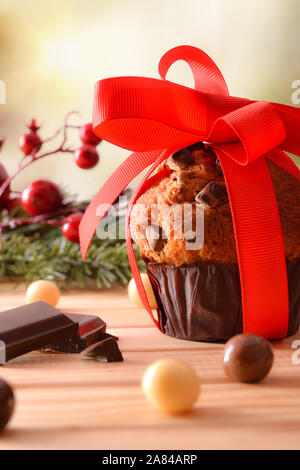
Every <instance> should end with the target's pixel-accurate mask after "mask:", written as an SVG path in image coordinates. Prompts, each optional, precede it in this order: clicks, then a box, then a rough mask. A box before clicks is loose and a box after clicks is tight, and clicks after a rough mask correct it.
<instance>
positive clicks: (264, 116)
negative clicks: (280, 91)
mask: <svg viewBox="0 0 300 470" xmlns="http://www.w3.org/2000/svg"><path fill="white" fill-rule="evenodd" d="M285 136H286V132H285V127H284V124H283V122H282V120H281V118H280V116H279V115H278V113H277V112H276V110H275V109H274V107H273V106H272V105H271V104H270V103H267V102H263V101H257V102H253V103H250V104H248V105H246V106H243V107H241V108H238V109H236V110H235V111H232V112H230V113H228V114H226V115H225V116H223V117H221V118H219V119H217V120H216V122H215V124H214V125H213V128H212V130H211V133H210V134H209V136H208V140H211V141H212V142H222V145H221V147H222V149H223V151H226V153H227V154H229V153H230V156H231V158H232V159H233V160H234V161H236V162H237V163H239V164H241V165H248V164H249V163H251V162H252V161H254V160H256V159H257V158H258V157H261V156H262V155H264V154H266V153H267V152H269V151H270V150H272V149H274V148H275V147H277V146H278V145H280V144H281V143H282V142H283V141H284V139H285ZM236 141H239V142H240V144H241V145H235V146H232V145H228V144H227V145H226V143H227V142H231V143H235V142H236Z"/></svg>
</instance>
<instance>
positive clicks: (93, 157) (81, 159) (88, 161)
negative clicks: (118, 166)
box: [74, 144, 99, 170]
mask: <svg viewBox="0 0 300 470" xmlns="http://www.w3.org/2000/svg"><path fill="white" fill-rule="evenodd" d="M74 157H75V163H76V165H77V166H79V168H82V169H84V170H87V169H89V168H93V167H94V166H95V165H97V163H98V161H99V154H98V152H97V150H96V149H95V147H94V146H92V145H87V144H85V145H82V146H81V147H79V148H78V149H77V150H75V152H74Z"/></svg>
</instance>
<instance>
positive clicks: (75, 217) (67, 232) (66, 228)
mask: <svg viewBox="0 0 300 470" xmlns="http://www.w3.org/2000/svg"><path fill="white" fill-rule="evenodd" d="M81 219H82V214H80V213H78V214H72V215H69V217H66V218H65V219H64V221H63V224H62V226H61V233H62V234H63V236H64V237H66V238H67V239H68V240H70V241H71V242H78V241H79V224H80V221H81Z"/></svg>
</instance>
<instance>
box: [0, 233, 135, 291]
mask: <svg viewBox="0 0 300 470" xmlns="http://www.w3.org/2000/svg"><path fill="white" fill-rule="evenodd" d="M136 255H137V259H138V263H139V265H140V267H141V268H142V265H143V261H142V260H141V259H140V258H139V254H138V250H137V249H136ZM0 277H1V279H2V280H4V279H6V280H7V279H9V280H15V281H18V282H24V281H25V282H27V283H29V282H32V281H34V280H37V279H48V280H51V281H54V282H56V283H57V284H59V285H60V287H68V286H70V284H74V283H75V285H77V286H79V287H85V286H86V285H87V284H91V281H92V282H93V283H96V286H97V287H98V288H105V287H106V288H108V287H111V286H112V285H113V284H114V283H119V284H122V285H126V284H127V282H128V280H129V279H130V277H131V273H130V268H129V263H128V257H127V251H126V244H125V242H124V241H123V240H119V239H116V240H111V239H106V240H100V239H98V238H97V237H96V236H95V237H94V240H93V242H92V244H91V246H90V248H89V251H88V254H87V257H86V261H85V262H83V260H82V258H81V253H80V249H79V245H78V243H72V242H69V241H68V240H67V239H66V238H65V237H63V236H62V235H61V232H60V228H58V227H51V226H45V225H43V224H42V225H38V224H32V225H24V226H22V227H18V228H16V229H14V230H8V231H5V232H4V233H3V235H2V248H1V251H0Z"/></svg>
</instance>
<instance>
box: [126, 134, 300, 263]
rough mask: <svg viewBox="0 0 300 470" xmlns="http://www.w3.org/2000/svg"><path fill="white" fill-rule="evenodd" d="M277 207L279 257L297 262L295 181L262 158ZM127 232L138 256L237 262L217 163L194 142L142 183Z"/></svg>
mask: <svg viewBox="0 0 300 470" xmlns="http://www.w3.org/2000/svg"><path fill="white" fill-rule="evenodd" d="M267 164H268V167H269V170H270V174H271V178H272V180H273V184H274V188H275V192H276V198H277V202H278V207H279V213H280V219H281V224H282V232H283V239H284V247H285V254H286V257H287V259H288V260H289V261H293V260H296V259H298V258H300V237H299V234H300V180H298V179H297V178H295V177H294V176H293V175H291V174H289V173H286V172H285V171H284V170H282V169H281V168H279V167H278V166H277V165H275V164H274V163H273V162H272V161H270V160H267ZM146 187H147V188H148V189H146V191H145V192H144V193H143V194H142V195H141V196H140V197H139V199H138V200H137V203H136V205H135V206H134V208H133V211H132V214H131V222H130V229H131V234H132V237H133V239H134V241H135V242H136V243H137V245H138V246H139V248H140V250H141V254H142V256H143V257H144V258H146V259H148V260H149V261H152V262H158V263H167V264H173V265H175V266H180V265H182V264H186V263H193V262H197V261H204V262H205V261H206V262H216V263H237V253H236V246H235V238H234V231H233V222H232V216H231V211H230V206H229V200H228V194H227V189H226V185H225V182H224V176H223V173H222V169H221V166H220V163H219V161H218V159H217V157H216V155H215V153H214V152H213V150H212V149H211V148H210V147H209V146H207V145H205V144H203V143H202V142H199V143H197V144H194V145H192V146H190V147H187V148H183V149H181V150H179V151H178V152H176V153H174V154H173V155H171V156H170V157H169V158H168V159H167V160H166V161H165V162H164V163H163V164H162V165H161V166H160V167H159V168H158V169H157V172H156V174H155V175H154V176H153V177H152V178H150V180H149V181H148V182H147V186H146Z"/></svg>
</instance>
